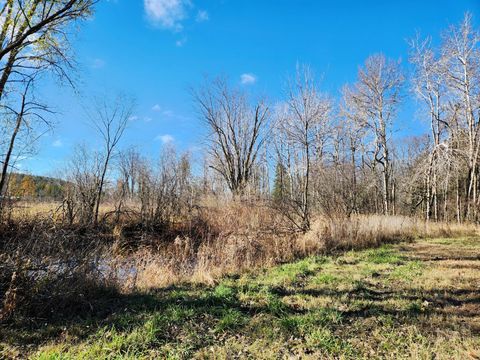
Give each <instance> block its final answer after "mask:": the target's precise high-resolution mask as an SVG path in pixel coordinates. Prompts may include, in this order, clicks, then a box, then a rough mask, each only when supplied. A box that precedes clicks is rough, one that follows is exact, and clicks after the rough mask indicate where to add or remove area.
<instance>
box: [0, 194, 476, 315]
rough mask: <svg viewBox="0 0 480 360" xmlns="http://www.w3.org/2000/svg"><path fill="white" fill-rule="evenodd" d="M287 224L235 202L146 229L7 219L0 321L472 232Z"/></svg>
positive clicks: (384, 223) (363, 219) (1, 247)
mask: <svg viewBox="0 0 480 360" xmlns="http://www.w3.org/2000/svg"><path fill="white" fill-rule="evenodd" d="M287 225H288V222H287V221H285V219H284V218H283V216H282V215H281V214H280V213H278V212H276V211H275V210H273V209H272V208H270V207H269V206H268V205H267V204H264V203H260V202H252V203H245V202H235V201H232V202H224V203H222V204H220V203H209V204H204V205H203V206H202V207H200V208H198V209H196V210H195V211H194V212H192V213H190V214H189V216H188V217H186V218H182V219H176V221H173V222H171V223H170V224H159V226H157V227H155V228H148V229H147V230H146V229H144V228H143V227H142V224H139V223H136V222H135V221H131V220H130V221H129V222H125V223H117V224H109V225H106V226H104V227H102V228H97V229H91V228H82V227H79V226H70V227H66V226H63V225H61V224H58V223H56V222H55V220H54V219H53V218H51V217H50V218H35V217H34V218H25V219H22V220H19V219H16V220H15V221H14V222H12V223H8V224H3V225H2V228H1V229H0V301H1V303H0V321H2V320H3V321H4V320H6V319H7V320H8V318H10V317H11V316H12V315H14V314H15V313H22V314H25V315H26V316H39V315H40V316H50V315H51V314H52V313H51V312H52V311H56V312H58V313H59V314H62V313H63V310H65V311H67V309H79V311H83V310H85V309H87V310H88V309H89V308H92V299H93V298H95V296H96V294H98V293H99V292H102V291H105V290H107V291H110V290H112V289H113V290H114V291H116V292H131V291H144V290H148V289H152V288H158V287H164V286H168V285H172V284H177V283H182V282H190V283H207V284H212V283H215V282H216V281H217V279H219V278H220V277H222V276H224V275H226V274H233V273H240V272H245V271H249V270H251V269H254V268H258V267H264V266H272V265H275V264H279V263H284V262H288V261H292V260H294V259H297V258H301V257H304V256H308V255H313V254H322V253H331V252H336V251H342V250H347V249H359V248H367V247H374V246H379V245H381V244H384V243H391V242H397V241H404V240H412V239H414V238H416V237H451V236H473V235H478V227H476V226H474V225H465V224H462V225H460V224H447V223H425V222H424V221H421V220H416V219H412V218H408V217H401V216H377V215H375V216H353V217H349V218H347V217H335V218H333V217H319V218H317V219H316V220H315V221H314V222H313V226H312V229H311V230H310V231H309V232H307V233H306V234H302V233H299V232H293V231H292V230H291V229H289V228H288V226H287ZM59 309H60V311H59ZM62 309H63V310H62ZM82 309H83V310H82ZM68 311H70V310H68ZM32 314H34V315H32Z"/></svg>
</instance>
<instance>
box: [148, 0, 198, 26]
mask: <svg viewBox="0 0 480 360" xmlns="http://www.w3.org/2000/svg"><path fill="white" fill-rule="evenodd" d="M143 4H144V8H145V12H146V14H147V17H148V19H149V20H150V21H151V22H152V23H154V24H156V25H159V26H161V27H163V28H165V29H170V30H174V31H181V30H182V28H183V26H182V21H183V20H184V19H185V18H186V17H187V9H188V8H189V7H190V6H191V3H190V0H144V1H143Z"/></svg>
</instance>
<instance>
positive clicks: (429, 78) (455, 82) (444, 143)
mask: <svg viewBox="0 0 480 360" xmlns="http://www.w3.org/2000/svg"><path fill="white" fill-rule="evenodd" d="M74 3H75V2H74ZM93 3H94V2H92V1H83V2H82V1H79V2H78V4H77V5H78V6H79V8H78V11H79V12H78V13H77V12H74V13H72V14H70V16H71V18H69V21H70V20H71V21H74V20H75V19H77V18H84V17H85V16H87V15H88V14H89V10H90V7H91V6H92V5H93ZM63 5H65V4H63ZM63 5H62V4H61V2H60V3H59V5H58V7H61V6H63ZM11 6H14V5H11ZM65 6H67V5H65ZM12 9H14V8H12ZM12 11H13V10H12ZM52 21H53V20H52ZM65 21H67V20H65ZM55 24H56V23H55ZM59 26H60V25H59ZM441 39H442V41H441V43H440V45H439V46H438V48H436V47H433V46H432V44H431V40H430V39H429V38H427V39H421V38H420V37H418V38H417V39H414V40H413V41H411V43H410V53H409V63H410V66H409V67H408V68H409V70H408V71H407V70H406V69H405V67H404V66H402V64H401V63H400V61H397V60H392V59H388V58H387V57H385V56H384V55H383V54H375V55H372V56H370V57H369V58H368V59H366V61H365V63H364V64H363V65H361V66H360V67H359V70H358V75H357V79H356V81H354V82H353V83H351V84H346V85H345V86H344V87H343V88H342V89H341V93H340V94H328V93H326V92H324V91H322V88H321V86H320V85H319V84H318V83H317V82H316V79H315V75H314V73H313V71H312V70H311V69H310V68H309V67H307V66H297V69H296V72H295V74H294V76H293V77H292V78H291V79H289V80H288V86H287V87H286V88H287V90H286V92H285V94H284V97H283V99H281V100H280V101H277V102H269V101H266V100H265V99H262V98H255V97H254V96H252V94H249V93H247V91H246V89H245V88H243V89H239V88H235V87H232V86H231V85H230V84H229V82H228V81H227V80H226V79H222V78H218V79H215V80H213V81H206V82H205V84H204V85H203V86H200V87H197V88H195V89H194V90H192V97H193V101H194V103H195V105H196V108H197V111H198V114H199V117H200V118H201V120H202V121H203V124H204V126H205V128H206V129H207V130H208V139H207V140H208V141H207V146H206V148H205V151H204V154H203V155H204V156H203V170H202V171H195V172H193V171H192V168H193V167H194V164H192V161H191V156H190V155H189V154H178V153H176V152H175V150H174V149H173V148H172V147H171V146H168V147H167V148H166V149H164V151H163V152H162V154H161V155H160V158H159V159H156V160H152V159H147V158H145V157H144V156H143V155H142V154H141V153H139V152H138V151H136V150H135V149H127V150H121V149H120V144H121V139H122V137H123V135H124V133H125V131H128V126H127V125H128V121H129V119H130V118H131V116H132V113H133V101H132V100H130V99H128V98H126V97H124V96H117V97H116V98H115V99H114V100H113V101H110V100H108V97H105V98H103V99H97V100H95V101H93V102H92V105H91V110H90V111H89V114H88V115H89V119H90V121H91V123H92V125H93V128H94V129H95V130H96V132H95V134H96V136H97V138H98V139H100V141H101V143H102V145H103V146H102V147H101V148H100V149H97V150H91V149H87V148H86V147H85V146H79V147H77V148H76V150H75V154H74V156H73V157H72V160H71V162H70V163H69V164H68V166H67V167H66V169H65V179H64V180H65V183H63V185H62V186H61V188H62V189H57V188H55V189H49V190H48V191H47V190H46V189H43V190H42V192H44V193H52V192H53V193H55V195H54V196H57V195H56V194H57V190H61V191H62V204H63V206H62V207H61V209H62V211H63V215H64V216H63V218H64V219H65V221H67V222H68V223H74V222H79V223H83V224H98V223H99V222H100V221H102V220H104V219H105V218H106V217H105V214H101V212H100V205H101V203H102V202H104V201H106V200H109V202H110V204H112V207H113V209H112V210H111V211H109V212H108V214H106V215H108V216H109V217H110V218H111V217H112V216H114V219H116V220H117V221H119V220H120V218H121V217H122V216H124V215H125V214H130V215H131V214H136V215H138V218H139V220H140V222H141V223H142V224H162V223H165V222H172V221H178V219H181V218H182V217H183V215H185V214H186V213H189V212H191V211H194V209H197V208H198V207H201V206H202V205H203V203H204V202H206V201H208V200H207V199H212V198H213V199H216V200H219V199H220V200H222V199H226V198H237V199H242V200H244V201H253V200H255V201H259V202H260V203H265V204H268V206H270V207H271V208H274V209H275V210H276V211H278V212H279V213H281V214H283V216H284V217H285V218H286V219H288V224H290V225H291V226H292V227H293V228H296V229H299V230H302V231H306V230H308V229H309V228H310V226H311V223H312V218H313V217H315V216H316V215H319V214H321V215H324V216H336V215H341V216H351V215H355V214H385V215H397V214H398V215H408V216H418V217H421V218H424V219H426V220H435V221H440V220H441V221H453V220H454V221H457V222H464V221H472V222H478V220H479V214H478V206H479V202H480V200H479V195H478V192H479V190H480V183H479V165H480V164H479V152H480V47H479V42H480V35H479V32H478V31H477V30H476V29H474V28H473V26H472V20H471V16H470V15H469V14H466V16H465V18H464V19H463V21H462V22H461V23H460V24H459V25H458V26H451V27H449V28H448V29H447V30H446V31H444V32H443V33H442V36H441ZM20 50H22V51H23V50H24V49H23V48H21V49H20ZM0 55H1V54H0ZM27 78H29V77H26V78H25V79H27ZM29 84H30V83H29V81H27V82H26V89H25V91H26V92H24V93H23V96H22V97H21V99H23V101H22V102H21V103H22V104H23V105H24V107H25V106H26V104H29V102H28V101H27V100H28V98H29V96H28V95H29V93H28V91H29V89H30V87H29ZM0 95H1V94H0ZM407 97H414V98H415V100H416V102H415V103H416V104H417V108H416V116H418V117H419V118H422V119H424V120H425V121H426V122H427V123H428V125H429V128H430V131H429V133H427V134H425V135H423V136H410V137H403V138H396V137H395V129H397V128H398V127H399V119H398V112H399V109H400V107H401V106H402V103H404V102H405V101H406V98H407ZM34 105H35V104H34ZM34 105H32V106H33V107H34V108H35V110H36V111H38V109H39V107H38V105H35V106H34ZM24 107H23V108H24ZM16 114H17V117H16V119H20V120H21V121H26V119H31V118H32V116H34V115H32V114H28V113H26V112H17V113H16ZM35 115H37V116H38V113H37V112H36V113H35ZM21 121H20V123H19V122H17V123H15V122H13V124H17V125H18V124H20V125H21V124H22V122H21ZM15 126H16V125H15ZM15 126H14V128H13V134H14V135H15V131H18V129H19V128H17V127H15ZM29 126H31V125H30V123H29ZM94 136H95V135H94V133H93V132H92V138H93V137H94ZM13 139H15V137H14V138H13ZM9 144H10V145H11V144H13V143H12V142H10V143H9ZM10 145H9V146H8V147H7V151H6V152H5V154H7V155H6V158H5V159H6V160H5V161H4V167H3V168H4V170H5V169H6V168H7V169H8V156H9V154H11V150H12V148H11V146H10ZM5 164H7V165H5ZM6 178H8V172H4V173H3V175H2V177H1V182H3V183H0V189H2V191H3V192H5V191H6V188H7V187H6V186H5V184H4V183H5V179H6ZM112 179H115V180H114V181H112ZM22 181H23V180H22ZM25 182H26V184H25V186H24V188H26V189H27V190H29V191H30V190H31V189H33V186H30V185H29V184H28V182H27V180H25ZM13 184H14V187H13V188H14V189H18V188H19V187H20V189H21V188H22V184H21V183H20V185H19V182H18V181H14V182H13ZM35 187H36V185H35ZM21 191H22V190H21ZM39 192H40V191H39V190H36V193H39ZM24 193H25V191H24Z"/></svg>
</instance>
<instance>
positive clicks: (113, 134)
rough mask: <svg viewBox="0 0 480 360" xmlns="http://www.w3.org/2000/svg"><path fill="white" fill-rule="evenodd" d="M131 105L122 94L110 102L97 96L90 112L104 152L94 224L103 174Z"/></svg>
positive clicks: (123, 127)
mask: <svg viewBox="0 0 480 360" xmlns="http://www.w3.org/2000/svg"><path fill="white" fill-rule="evenodd" d="M133 107H134V104H133V101H132V100H130V99H127V98H126V97H124V96H117V98H116V99H115V100H114V101H112V102H108V101H106V100H105V99H102V100H100V99H98V98H97V99H96V101H95V106H94V109H93V111H92V112H91V113H90V118H91V121H92V124H93V126H94V127H95V129H96V130H97V131H98V133H99V134H100V136H101V138H102V141H103V152H104V153H103V165H102V168H101V171H100V179H99V182H98V189H97V197H96V204H95V213H94V218H93V220H94V223H95V224H97V223H98V212H99V208H100V202H101V198H102V191H103V188H104V185H105V176H106V175H107V171H108V168H109V165H110V161H111V160H112V157H113V155H114V152H115V150H116V147H117V145H118V143H119V141H120V139H121V138H122V136H123V134H124V132H125V129H126V127H127V124H128V121H129V119H130V118H131V116H132V111H133Z"/></svg>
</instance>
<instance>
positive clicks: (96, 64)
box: [92, 58, 105, 69]
mask: <svg viewBox="0 0 480 360" xmlns="http://www.w3.org/2000/svg"><path fill="white" fill-rule="evenodd" d="M104 66H105V60H103V59H98V58H97V59H93V61H92V68H93V69H101V68H103V67H104Z"/></svg>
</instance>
